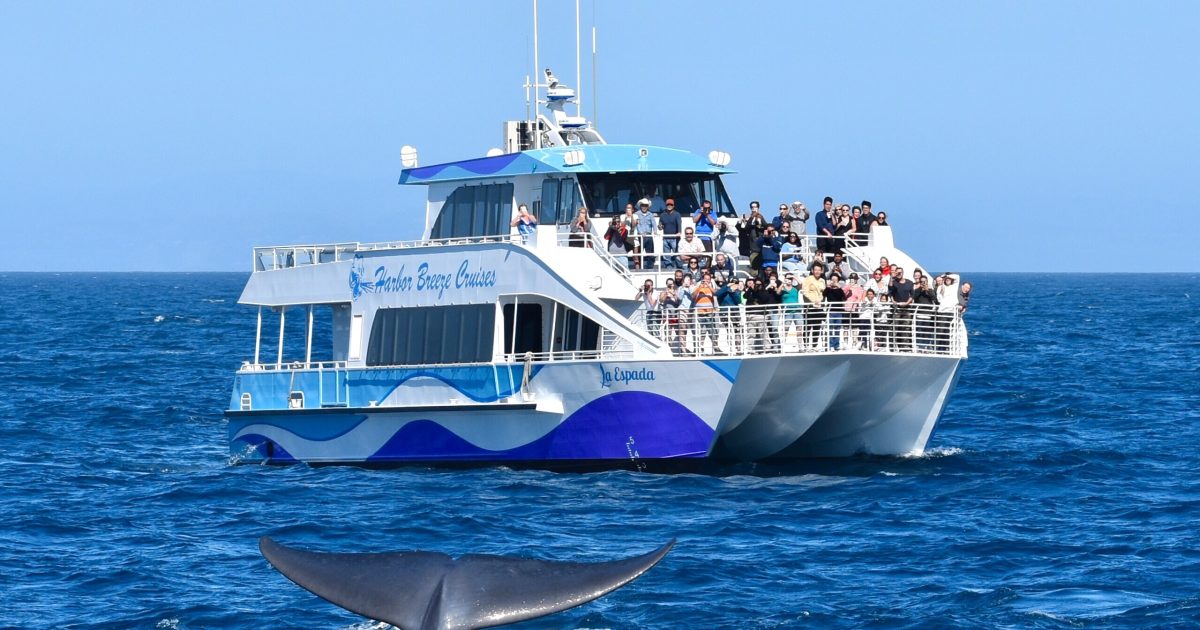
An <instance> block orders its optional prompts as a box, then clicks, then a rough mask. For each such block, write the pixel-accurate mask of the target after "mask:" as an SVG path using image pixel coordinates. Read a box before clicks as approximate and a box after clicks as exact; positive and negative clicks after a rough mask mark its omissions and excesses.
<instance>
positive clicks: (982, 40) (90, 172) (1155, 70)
mask: <svg viewBox="0 0 1200 630" xmlns="http://www.w3.org/2000/svg"><path fill="white" fill-rule="evenodd" d="M531 4H532V3H531V2H529V1H528V0H512V1H509V0H494V1H483V0H478V1H476V0H471V1H467V0H439V1H437V2H424V3H417V2H353V3H330V2H298V1H287V2H273V1H269V0H262V1H255V2H242V1H236V2H233V1H228V2H227V1H219V0H214V1H206V2H161V1H149V0H147V1H143V2H122V1H119V0H113V1H109V2H40V1H19V0H18V1H14V0H0V234H2V235H3V240H4V247H3V248H0V271H247V272H248V271H249V270H250V262H251V248H252V247H254V246H257V245H279V244H292V243H328V242H345V241H386V240H398V239H411V238H417V237H418V236H419V235H420V229H421V225H422V221H423V213H424V198H425V197H424V193H425V191H424V189H423V188H421V187H402V186H398V185H397V180H398V177H399V174H400V170H401V166H400V147H401V146H403V145H412V146H415V147H416V148H417V149H418V151H419V156H420V161H421V163H422V164H424V165H428V164H434V163H438V162H446V161H454V160H460V159H467V158H472V157H480V156H482V155H483V154H484V153H485V152H486V151H487V150H488V149H489V148H491V147H495V146H499V145H500V144H501V137H500V136H501V123H502V121H504V120H516V119H520V118H523V117H524V114H525V91H524V89H523V88H522V87H521V85H522V84H523V83H524V81H525V77H526V75H528V74H531V73H532V72H533V60H532V41H533V36H532V31H533V28H532V10H531V8H532V7H531ZM581 6H582V18H581V22H582V28H583V30H584V57H583V63H582V65H583V76H582V86H581V88H582V98H583V113H584V114H585V115H588V116H591V115H592V114H593V113H595V114H596V122H597V124H598V128H599V129H600V131H601V133H603V134H604V135H605V137H606V138H607V139H608V140H609V141H610V142H620V143H635V144H646V145H652V146H669V147H677V148H682V149H687V150H690V151H693V152H696V153H698V154H700V155H707V153H708V152H709V151H710V150H712V149H720V150H723V151H726V152H729V153H730V154H731V155H732V157H733V160H732V163H731V164H730V168H733V169H735V170H737V171H738V173H737V174H735V175H731V176H729V177H727V178H726V186H727V188H728V190H729V192H730V196H731V197H732V199H733V201H734V203H735V204H736V205H737V206H738V207H739V208H741V209H744V208H746V207H747V205H748V204H749V202H750V201H751V200H752V199H757V200H760V201H762V203H763V206H764V208H774V207H776V204H778V203H779V202H781V201H785V200H786V201H791V200H797V199H798V200H803V201H805V202H806V203H807V204H808V206H809V207H810V208H811V207H815V206H818V205H819V204H820V200H821V198H822V197H824V196H825V195H831V196H833V197H834V198H835V199H838V200H839V201H847V202H851V203H853V202H857V201H861V200H862V199H864V198H865V199H870V200H872V202H873V203H874V206H875V208H876V210H886V211H887V212H888V216H889V219H890V221H891V223H892V225H893V231H894V232H895V235H896V240H897V245H898V246H899V247H900V248H901V249H904V250H905V251H907V252H908V253H910V254H911V255H912V256H913V257H914V258H916V259H917V260H918V261H920V262H921V263H922V265H923V266H925V267H927V268H930V269H938V270H942V269H945V270H961V271H1088V272H1095V271H1193V272H1194V271H1197V270H1200V252H1198V251H1197V247H1196V245H1195V242H1196V241H1197V240H1198V235H1200V232H1198V231H1197V230H1195V229H1189V228H1187V227H1186V226H1187V225H1189V224H1190V220H1191V219H1193V218H1196V217H1197V216H1198V215H1200V213H1198V212H1197V210H1198V209H1200V160H1198V159H1197V158H1196V155H1195V151H1196V150H1197V149H1198V148H1200V105H1198V103H1200V37H1197V33H1198V32H1200V2H1189V1H1178V2H1155V1H1151V2H1121V3H1115V2H1104V1H1090V0H1089V1H1071V0H1062V1H1055V2H1040V1H1021V0H1005V1H992V0H981V1H973V2H959V1H945V2H929V1H914V2H903V3H898V2H883V1H879V2H822V3H815V2H791V1H788V2H782V1H780V2H745V3H741V2H727V1H712V0H686V1H685V0H655V1H653V2H645V1H636V0H583V2H582V5H581ZM574 8H575V4H574V2H570V1H567V0H542V2H541V3H540V11H539V15H540V22H541V23H540V32H539V36H540V62H541V65H542V66H549V67H551V68H553V69H554V71H555V74H556V75H557V76H558V77H559V79H560V80H562V81H563V82H564V83H567V84H569V85H574V84H575V83H576V77H575V31H574V23H575V17H574ZM593 25H594V26H595V27H596V29H597V48H598V56H597V61H596V64H597V72H596V74H595V77H593V76H592V74H591V71H590V68H591V65H592V64H591V58H590V56H591V55H590V45H589V44H590V30H591V27H592V26H593ZM593 83H594V84H595V85H596V88H597V89H596V95H598V97H597V96H596V95H593Z"/></svg>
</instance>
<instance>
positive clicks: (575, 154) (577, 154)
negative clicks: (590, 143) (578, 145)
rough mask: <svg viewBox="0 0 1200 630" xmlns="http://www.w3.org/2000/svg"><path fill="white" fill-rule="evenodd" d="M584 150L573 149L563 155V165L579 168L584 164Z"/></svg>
mask: <svg viewBox="0 0 1200 630" xmlns="http://www.w3.org/2000/svg"><path fill="white" fill-rule="evenodd" d="M583 158H584V155H583V149H571V150H570V151H567V152H566V153H563V163H564V164H566V165H567V166H579V165H580V164H583Z"/></svg>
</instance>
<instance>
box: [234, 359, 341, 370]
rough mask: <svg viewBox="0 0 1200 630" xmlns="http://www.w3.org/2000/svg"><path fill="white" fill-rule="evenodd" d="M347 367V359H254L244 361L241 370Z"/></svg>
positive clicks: (331, 368)
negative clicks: (277, 361) (275, 360)
mask: <svg viewBox="0 0 1200 630" xmlns="http://www.w3.org/2000/svg"><path fill="white" fill-rule="evenodd" d="M344 369H346V362H345V361H308V362H304V361H283V362H279V363H275V362H272V363H254V362H252V361H242V367H241V368H240V369H239V370H238V371H240V372H274V371H283V370H287V371H296V372H298V371H302V370H319V371H321V370H344Z"/></svg>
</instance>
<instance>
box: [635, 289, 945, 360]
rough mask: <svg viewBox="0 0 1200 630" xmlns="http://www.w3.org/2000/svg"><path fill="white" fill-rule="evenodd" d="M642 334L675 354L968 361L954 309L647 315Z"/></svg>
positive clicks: (748, 308)
mask: <svg viewBox="0 0 1200 630" xmlns="http://www.w3.org/2000/svg"><path fill="white" fill-rule="evenodd" d="M646 315H647V317H646V322H645V326H646V330H647V331H648V332H649V333H650V334H651V335H653V336H655V337H656V338H658V339H661V340H663V342H664V343H666V344H667V346H668V347H669V348H670V349H671V351H672V353H673V354H675V355H677V356H718V355H752V354H808V353H823V352H836V351H858V352H870V353H901V354H934V355H942V356H953V357H965V356H966V349H967V348H966V346H967V336H966V328H965V327H964V325H963V321H962V316H961V314H960V313H959V312H958V308H957V307H956V306H954V307H951V308H942V307H941V306H939V305H936V304H911V305H907V306H898V305H894V304H891V303H887V302H882V303H879V302H876V303H865V302H837V303H833V304H820V305H814V304H778V305H776V304H769V305H742V306H723V307H718V308H708V309H698V308H694V307H693V308H690V309H681V308H680V309H671V308H667V309H659V310H652V311H646Z"/></svg>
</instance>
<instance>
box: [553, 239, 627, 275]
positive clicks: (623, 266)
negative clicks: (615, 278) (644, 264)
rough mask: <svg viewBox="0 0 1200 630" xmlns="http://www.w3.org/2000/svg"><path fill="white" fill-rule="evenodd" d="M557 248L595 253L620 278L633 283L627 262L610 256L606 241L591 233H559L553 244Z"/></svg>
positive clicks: (619, 257)
mask: <svg viewBox="0 0 1200 630" xmlns="http://www.w3.org/2000/svg"><path fill="white" fill-rule="evenodd" d="M555 244H556V245H558V246H559V247H582V248H588V249H591V250H592V251H594V252H596V255H597V256H599V257H600V260H603V261H604V262H605V263H607V264H608V266H609V267H611V268H612V270H613V271H615V272H617V273H618V274H619V275H620V276H621V277H622V278H625V279H626V280H628V281H629V282H633V276H632V275H631V274H630V271H629V262H628V260H627V259H626V257H625V256H624V255H618V254H612V253H610V252H609V251H608V241H606V240H604V239H603V238H601V237H599V236H596V235H595V234H592V233H591V232H559V233H558V239H557V241H556V242H555Z"/></svg>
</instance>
